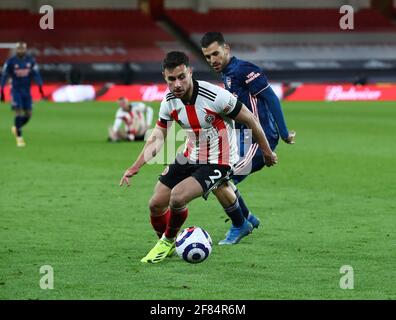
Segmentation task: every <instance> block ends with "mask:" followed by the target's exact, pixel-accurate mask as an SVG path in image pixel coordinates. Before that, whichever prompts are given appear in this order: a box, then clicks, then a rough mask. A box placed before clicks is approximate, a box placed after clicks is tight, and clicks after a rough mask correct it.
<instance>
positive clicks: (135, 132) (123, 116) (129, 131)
mask: <svg viewBox="0 0 396 320" xmlns="http://www.w3.org/2000/svg"><path fill="white" fill-rule="evenodd" d="M118 106H119V108H118V110H117V113H116V116H115V120H114V124H113V126H112V127H110V128H109V137H108V141H110V142H118V141H138V140H144V136H145V134H146V131H147V130H148V129H149V128H150V127H151V122H152V120H153V109H152V108H151V107H150V106H148V105H146V104H144V103H143V102H129V100H128V99H127V98H125V97H120V98H119V99H118ZM123 125H124V129H123V128H122V126H123Z"/></svg>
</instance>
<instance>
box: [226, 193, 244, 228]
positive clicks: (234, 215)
mask: <svg viewBox="0 0 396 320" xmlns="http://www.w3.org/2000/svg"><path fill="white" fill-rule="evenodd" d="M224 211H225V212H226V213H227V215H228V216H229V217H230V219H231V221H232V224H233V225H234V226H235V227H240V226H241V225H243V223H244V221H245V218H244V216H243V214H242V210H241V207H240V206H239V203H238V199H236V200H235V202H234V204H232V205H231V206H229V207H228V208H224Z"/></svg>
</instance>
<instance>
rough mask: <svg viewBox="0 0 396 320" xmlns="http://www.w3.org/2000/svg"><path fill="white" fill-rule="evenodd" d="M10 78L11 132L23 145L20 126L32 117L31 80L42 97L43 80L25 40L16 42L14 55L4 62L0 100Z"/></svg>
mask: <svg viewBox="0 0 396 320" xmlns="http://www.w3.org/2000/svg"><path fill="white" fill-rule="evenodd" d="M9 77H10V78H11V81H12V83H11V104H12V108H13V109H14V110H15V120H14V126H13V127H12V129H11V130H12V133H13V134H14V135H15V137H16V142H17V146H18V147H24V146H25V145H26V144H25V141H24V139H23V137H22V127H23V126H24V125H26V124H27V123H28V121H29V120H30V118H31V117H32V96H31V93H30V86H31V82H32V81H31V80H32V78H34V80H35V81H36V83H37V84H38V86H39V90H40V94H41V97H42V98H44V92H43V82H42V80H41V76H40V73H39V70H38V65H37V64H36V61H35V60H34V58H33V57H32V56H30V55H28V54H27V45H26V43H25V42H18V43H17V44H16V55H14V56H12V57H11V58H9V59H8V60H7V61H6V63H5V64H4V67H3V71H2V76H1V92H0V100H1V101H5V97H4V86H5V84H6V82H7V79H8V78H9Z"/></svg>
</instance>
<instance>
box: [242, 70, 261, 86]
mask: <svg viewBox="0 0 396 320" xmlns="http://www.w3.org/2000/svg"><path fill="white" fill-rule="evenodd" d="M259 76H260V72H257V73H255V72H250V73H249V74H248V75H247V76H246V78H247V79H246V80H245V83H246V84H248V83H250V82H252V81H253V80H254V79H256V78H257V77H259Z"/></svg>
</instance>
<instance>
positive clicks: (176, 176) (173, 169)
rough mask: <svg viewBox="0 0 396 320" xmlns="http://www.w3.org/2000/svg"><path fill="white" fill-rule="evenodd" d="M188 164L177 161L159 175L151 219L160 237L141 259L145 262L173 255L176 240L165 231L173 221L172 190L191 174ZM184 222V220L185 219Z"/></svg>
mask: <svg viewBox="0 0 396 320" xmlns="http://www.w3.org/2000/svg"><path fill="white" fill-rule="evenodd" d="M188 166H189V165H188V164H186V165H181V164H179V163H178V162H175V163H173V164H171V165H169V166H167V167H166V168H165V170H164V171H163V172H162V174H161V176H160V177H159V183H158V184H157V186H156V188H155V191H154V195H153V197H152V198H151V200H150V203H149V207H150V221H151V224H152V226H153V228H154V230H155V231H156V233H157V235H158V236H159V237H160V235H161V237H160V239H159V240H158V242H157V243H156V245H155V246H154V248H153V249H151V250H150V251H149V253H148V254H147V255H146V256H145V257H144V258H143V259H141V260H140V261H141V262H144V263H158V262H161V261H163V260H164V259H165V258H166V257H168V256H170V255H172V253H173V252H174V250H175V241H174V240H172V239H170V238H167V237H166V236H165V232H166V231H167V229H168V228H167V227H168V225H169V224H172V225H173V223H174V222H173V221H172V222H171V221H170V220H171V214H172V212H171V209H170V208H168V206H169V204H170V200H171V190H172V189H173V188H174V187H175V186H176V185H177V184H178V183H180V182H181V181H183V180H184V179H185V178H187V177H188V176H189V173H188ZM183 222H184V221H183Z"/></svg>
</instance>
